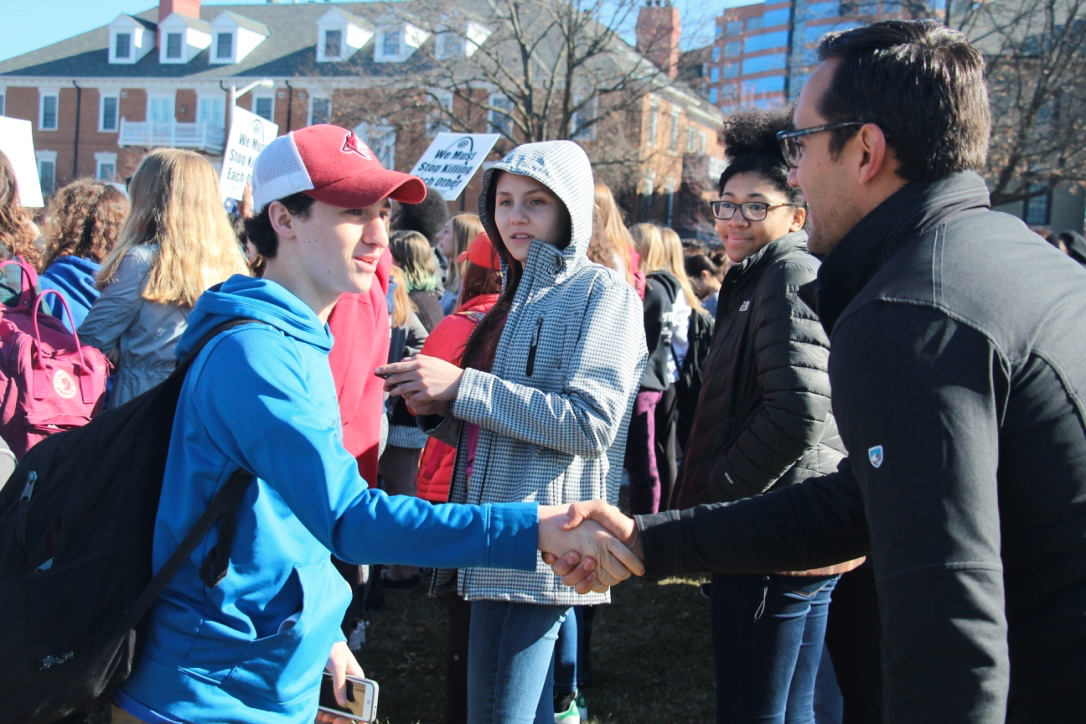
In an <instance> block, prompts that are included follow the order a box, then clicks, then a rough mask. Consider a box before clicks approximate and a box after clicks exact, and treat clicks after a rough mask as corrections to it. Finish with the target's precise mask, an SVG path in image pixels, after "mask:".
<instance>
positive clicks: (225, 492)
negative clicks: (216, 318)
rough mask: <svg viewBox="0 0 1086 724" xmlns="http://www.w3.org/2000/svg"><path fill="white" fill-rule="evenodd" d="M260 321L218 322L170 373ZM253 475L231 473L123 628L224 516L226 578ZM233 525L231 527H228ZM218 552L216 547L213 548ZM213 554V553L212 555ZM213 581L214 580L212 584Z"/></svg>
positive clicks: (138, 618) (130, 624)
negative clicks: (238, 515) (239, 514)
mask: <svg viewBox="0 0 1086 724" xmlns="http://www.w3.org/2000/svg"><path fill="white" fill-rule="evenodd" d="M253 323H257V324H260V323H261V322H259V321H258V320H255V319H247V318H244V317H239V318H237V319H230V320H227V321H225V322H223V323H222V324H219V325H216V326H215V327H214V328H213V329H212V330H211V331H209V332H208V333H207V334H205V335H204V336H203V337H202V338H200V340H199V341H198V342H197V343H196V344H195V345H193V347H192V349H190V350H189V352H188V354H186V355H185V356H184V358H182V359H180V360H179V361H178V363H177V367H176V368H175V369H174V371H173V372H171V373H170V377H171V378H172V377H184V376H185V374H186V373H187V372H188V371H189V367H191V366H192V363H193V361H194V360H195V359H196V357H197V356H198V355H199V354H200V351H201V350H203V348H204V347H205V346H206V345H207V343H208V342H210V341H211V340H212V339H214V338H215V337H217V336H219V334H220V333H222V332H225V331H226V330H228V329H231V328H233V327H238V326H240V325H243V324H253ZM252 479H253V474H252V473H250V472H248V471H246V470H236V471H234V474H233V475H231V476H230V479H229V480H227V481H226V484H225V485H223V486H222V488H221V489H220V490H219V492H217V493H216V494H215V497H214V498H212V499H211V503H209V504H208V506H207V509H206V510H204V512H203V513H202V514H201V515H200V517H199V518H197V519H196V522H195V523H193V524H192V528H190V529H189V532H188V533H187V534H185V537H184V538H183V539H182V540H181V543H179V544H178V546H177V548H176V549H175V550H174V552H173V553H171V554H170V557H169V558H168V559H167V560H166V563H165V564H163V566H162V568H160V569H159V571H158V573H156V574H155V576H154V578H152V579H151V582H150V583H148V584H147V587H146V588H144V589H143V591H142V592H141V593H140V595H139V598H137V599H136V600H135V602H134V603H133V604H132V607H131V608H130V609H128V611H127V613H126V614H125V616H124V619H123V620H122V621H121V622H120V624H119V625H118V630H119V631H127V630H129V629H132V628H135V627H136V626H137V625H138V624H139V622H140V621H141V620H142V619H143V617H144V615H146V613H147V612H148V611H149V610H150V609H151V605H152V604H154V602H155V600H156V599H157V598H158V597H159V596H160V595H162V592H163V591H164V590H166V584H168V583H169V582H170V579H171V578H173V577H174V574H176V573H177V571H178V570H179V569H180V568H181V566H182V564H184V562H185V561H186V560H187V559H188V557H189V555H191V554H192V552H193V551H194V550H196V546H197V544H198V543H199V542H200V541H201V540H203V538H204V536H205V535H207V533H208V531H210V530H211V527H212V526H213V525H215V523H216V521H218V520H220V519H226V520H224V524H223V526H221V529H220V536H219V538H220V542H222V539H223V534H224V533H227V532H228V533H229V534H230V538H229V542H226V543H224V545H223V548H222V551H223V554H224V555H222V556H219V559H220V560H221V563H218V564H215V569H216V570H217V569H218V567H219V566H220V565H221V566H222V568H223V571H222V573H221V574H219V577H218V580H216V581H215V583H218V582H219V581H221V580H222V578H223V576H224V575H225V574H226V571H225V566H226V561H227V560H228V559H229V556H230V547H231V545H232V543H233V537H234V528H235V522H234V517H235V513H236V511H237V507H238V505H239V504H240V502H241V499H242V497H243V495H244V493H245V489H246V488H248V487H249V481H250V480H252ZM226 528H229V530H228V531H227V530H225V529H226ZM212 553H214V549H212ZM210 556H211V554H209V557H210ZM207 565H208V564H207V561H206V560H205V562H204V565H202V566H201V567H200V568H201V578H203V569H204V568H205V567H206V566H207ZM212 585H213V584H212Z"/></svg>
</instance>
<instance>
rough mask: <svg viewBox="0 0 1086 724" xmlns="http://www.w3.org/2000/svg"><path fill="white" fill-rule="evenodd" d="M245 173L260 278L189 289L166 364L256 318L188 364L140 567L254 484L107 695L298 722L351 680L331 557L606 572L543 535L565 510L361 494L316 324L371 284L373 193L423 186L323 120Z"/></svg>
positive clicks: (551, 534)
mask: <svg viewBox="0 0 1086 724" xmlns="http://www.w3.org/2000/svg"><path fill="white" fill-rule="evenodd" d="M253 171H254V179H253V199H254V210H255V211H256V214H257V215H256V216H255V217H253V218H252V219H250V220H249V221H247V222H246V230H247V233H248V235H249V238H250V240H251V241H252V243H253V244H254V245H255V246H256V248H257V250H258V251H259V252H260V254H261V255H262V256H264V257H265V258H266V259H267V260H268V263H267V270H266V272H265V274H264V277H263V278H262V279H251V278H248V277H243V276H235V277H233V278H231V279H229V280H227V281H226V282H224V283H223V284H220V285H218V286H216V287H213V288H212V289H210V290H208V291H207V292H206V293H204V295H203V296H202V297H200V299H199V300H198V301H197V303H196V306H195V307H194V309H193V311H192V314H191V315H190V317H189V327H188V331H187V332H186V333H185V335H184V336H183V337H182V338H181V340H180V341H179V343H178V345H177V353H178V355H179V356H183V355H184V354H185V353H186V352H187V351H188V350H189V349H190V348H191V347H192V346H193V345H194V344H195V342H196V341H198V340H199V339H201V338H202V337H203V336H204V335H205V334H207V333H208V332H209V331H210V330H211V329H212V328H214V327H215V326H216V325H218V324H220V323H221V322H223V321H225V320H228V319H231V318H236V317H245V318H249V319H253V320H257V321H256V322H254V323H253V324H245V325H242V326H238V327H234V328H232V329H230V330H228V331H226V332H223V333H221V334H220V335H218V337H216V338H215V339H214V340H213V341H211V342H210V343H209V344H208V345H207V346H206V347H205V348H204V350H203V351H202V352H200V354H199V355H198V356H197V358H196V359H195V361H194V363H193V365H192V367H191V368H190V370H189V373H188V376H187V378H186V380H185V384H184V388H183V389H182V392H181V397H180V400H179V402H178V406H177V414H176V417H175V422H174V435H173V439H172V440H171V443H170V452H169V459H168V464H167V472H166V476H165V479H164V481H163V488H162V498H161V503H160V505H159V511H158V516H157V519H156V524H155V543H154V564H155V567H156V570H157V568H158V567H160V566H161V565H162V564H163V563H164V562H165V560H166V558H167V557H168V556H169V554H170V553H171V552H172V551H173V550H174V548H175V547H176V546H177V544H178V542H179V541H180V540H181V538H182V537H183V536H184V535H185V533H186V532H187V531H188V530H189V528H190V527H191V526H192V524H193V522H194V521H195V520H196V518H197V517H198V516H199V514H200V513H201V512H202V511H203V510H204V508H205V507H206V506H207V504H208V502H209V501H210V500H211V499H212V497H213V496H214V495H215V493H216V491H218V490H219V488H220V487H221V486H222V485H223V484H224V483H225V482H226V481H227V480H228V479H229V478H230V476H231V475H232V473H233V472H234V471H235V470H238V469H239V468H242V469H245V470H247V471H249V472H251V473H253V475H254V479H253V481H252V482H251V483H250V484H249V487H248V488H247V490H246V492H245V497H244V500H243V503H242V505H241V509H240V511H239V513H238V516H237V529H236V533H235V535H234V540H233V547H232V550H231V555H230V566H229V570H228V572H227V574H226V577H225V578H224V579H223V580H222V581H221V582H220V583H219V584H218V585H217V586H216V587H214V588H209V587H208V586H206V585H205V584H204V583H203V582H202V581H201V579H200V575H199V567H200V563H201V562H202V561H203V559H204V557H205V556H206V555H207V552H208V550H210V548H211V547H212V546H214V545H215V543H216V540H217V538H218V530H217V529H214V530H212V532H211V533H209V534H208V536H207V537H206V539H205V540H204V541H203V542H202V543H201V545H199V546H197V549H196V550H195V551H194V552H193V554H192V555H191V557H190V559H189V561H188V563H187V564H186V565H185V566H183V567H182V569H181V570H180V571H179V572H178V573H177V575H176V576H175V577H174V578H173V580H172V581H171V583H170V584H169V586H168V587H167V589H166V591H165V592H164V593H163V594H162V597H161V598H160V599H159V601H158V602H157V604H156V605H155V607H154V608H153V609H152V611H151V613H150V616H149V625H148V630H147V638H146V644H145V647H144V649H143V654H142V656H141V658H140V661H139V664H138V666H137V668H136V670H135V671H134V672H133V674H132V677H131V678H130V679H129V680H128V681H127V682H126V683H125V685H124V686H123V688H122V689H121V690H120V691H119V692H118V694H117V703H118V704H119V705H120V706H121V707H123V709H125V710H126V711H127V712H128V713H129V714H131V715H133V716H135V717H137V718H139V719H142V720H146V721H149V722H206V721H260V722H300V721H313V720H314V718H315V717H316V716H317V695H318V690H319V685H320V679H321V674H322V669H324V668H327V669H328V670H329V671H331V672H332V673H333V677H334V679H335V681H336V683H337V688H338V690H339V692H340V693H341V692H342V682H343V677H344V675H345V674H355V675H361V673H362V670H361V668H360V667H359V666H358V663H357V662H356V661H355V660H354V657H353V656H352V655H351V653H350V651H349V649H348V648H347V645H346V642H345V641H344V640H343V635H342V633H341V631H340V627H339V623H340V621H341V620H342V618H343V612H344V609H345V607H346V606H347V604H348V602H349V599H350V589H349V587H348V585H347V584H346V582H345V581H344V580H343V578H342V576H340V575H339V573H337V572H336V570H335V568H333V566H332V564H331V562H330V560H329V552H331V553H333V554H334V555H336V556H337V557H339V558H341V559H343V560H345V561H350V562H354V563H376V562H383V563H401V564H412V565H422V566H432V567H441V568H455V567H464V566H492V567H498V568H514V569H519V570H525V571H530V570H534V569H535V567H536V549H537V547H538V548H541V549H542V550H544V551H547V552H550V553H555V554H561V553H564V552H567V551H572V550H582V551H590V550H592V549H596V550H597V553H596V554H598V555H600V556H602V558H601V559H600V560H604V559H606V563H605V565H608V566H613V568H612V570H615V571H618V570H621V569H620V566H621V564H620V563H619V561H618V560H616V559H609V558H607V550H606V549H605V548H603V547H602V545H605V544H604V543H603V541H605V538H606V537H605V536H604V535H603V534H602V531H601V529H598V528H597V529H595V530H592V531H590V530H581V529H578V530H577V531H570V532H564V531H561V523H562V521H563V520H564V517H565V513H566V508H565V507H564V506H537V505H536V504H534V503H513V504H503V505H480V506H472V505H443V506H432V505H430V504H429V503H427V502H425V501H422V500H420V499H418V498H414V497H399V496H398V497H389V496H387V495H385V494H384V493H383V492H380V491H377V490H372V489H370V488H369V487H368V485H367V484H366V482H365V481H364V480H363V479H362V478H361V477H360V476H359V474H358V465H357V462H356V461H355V459H354V458H353V457H352V456H351V455H350V454H349V453H348V452H347V451H346V450H345V449H344V448H343V444H342V431H341V425H340V419H339V409H338V406H337V404H336V392H335V387H334V385H333V382H332V375H331V372H330V369H329V365H328V351H329V349H330V348H331V346H332V337H331V335H330V333H329V331H328V328H327V325H326V321H327V318H328V315H329V313H330V311H331V309H332V307H333V306H334V305H335V303H336V300H337V299H338V297H339V295H340V294H341V293H345V292H353V293H364V292H366V291H367V290H368V289H369V287H370V284H371V283H372V280H373V276H374V272H375V270H376V269H377V263H378V259H379V258H380V257H381V255H382V253H384V251H385V248H386V247H387V245H388V236H387V232H386V230H385V225H384V222H383V220H382V218H381V213H380V212H381V209H382V208H383V207H384V205H385V200H386V199H387V198H389V197H391V198H392V199H394V200H397V201H402V202H404V203H417V202H419V201H421V200H422V198H423V197H424V195H425V193H426V191H425V187H424V186H423V183H422V181H421V180H419V179H418V178H415V177H413V176H409V175H407V174H402V173H398V172H396V171H392V170H387V169H384V168H382V166H381V164H380V162H379V161H378V160H377V159H376V158H375V157H374V155H373V153H372V151H370V149H369V148H368V147H367V146H366V144H365V143H363V142H362V141H361V140H360V139H358V138H357V137H355V136H354V134H353V133H351V132H350V131H348V130H346V129H343V128H339V127H336V126H331V125H318V126H310V127H308V128H304V129H302V130H300V131H295V132H293V133H290V134H288V135H286V136H283V137H281V138H278V139H276V140H275V141H273V142H272V143H271V144H269V145H268V146H267V148H265V149H264V151H263V152H262V153H261V155H260V156H259V158H258V159H257V162H256V165H255V168H254V169H253ZM370 372H371V371H369V370H367V371H366V373H370ZM569 535H573V536H576V537H575V538H568V537H565V536H569ZM597 544H600V545H597ZM610 550H612V551H613V554H614V555H615V556H618V557H621V558H622V560H623V562H625V563H627V564H629V565H637V563H636V559H634V558H633V557H632V556H631V555H629V552H628V551H626V550H625V549H618V548H615V547H613V546H612V547H611V549H610Z"/></svg>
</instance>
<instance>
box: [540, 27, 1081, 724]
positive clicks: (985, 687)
mask: <svg viewBox="0 0 1086 724" xmlns="http://www.w3.org/2000/svg"><path fill="white" fill-rule="evenodd" d="M819 53H820V56H821V58H822V60H823V63H822V64H821V65H820V66H819V67H818V69H817V70H816V71H815V72H814V74H813V75H812V76H811V78H810V80H809V81H808V82H807V84H806V86H805V87H804V88H803V91H802V93H801V95H800V99H799V103H798V105H797V107H796V110H795V116H794V126H795V128H796V130H794V131H790V132H785V133H782V134H780V135H781V137H782V138H781V142H782V143H781V145H782V150H783V151H784V153H785V156H786V158H787V160H788V161H789V163H790V164H791V165H792V166H793V167H794V168H793V170H792V174H791V177H790V178H791V182H792V183H798V185H799V186H800V187H801V188H802V189H803V191H804V193H805V196H806V199H807V201H808V204H809V208H810V223H811V235H810V248H811V250H812V251H814V252H816V253H822V254H826V257H825V260H824V262H823V264H822V267H821V269H820V271H819V275H818V280H819V300H818V303H819V315H820V317H821V319H822V323H823V325H824V326H825V328H826V330H827V331H828V332H829V334H830V339H831V349H832V352H831V354H830V362H829V372H830V382H831V386H832V389H833V411H834V414H835V416H836V418H837V421H838V426H839V429H840V432H841V435H842V438H843V439H844V441H845V445H846V447H847V448H848V450H849V451H850V458H849V459H846V460H845V461H844V462H843V463H842V464H841V467H840V468H839V469H838V471H837V472H836V473H834V474H832V475H829V476H825V477H821V478H812V479H809V480H807V481H805V482H803V483H801V484H798V485H793V486H789V487H788V488H785V489H783V490H780V491H777V492H774V493H771V494H768V495H764V496H760V497H757V498H752V499H748V500H743V501H739V502H736V503H734V504H730V505H717V506H701V507H698V508H692V509H690V510H686V511H682V512H681V513H679V512H669V513H663V514H660V515H657V516H645V517H639V518H637V519H636V527H635V526H634V521H630V520H629V519H626V518H623V517H621V516H620V515H618V514H617V510H615V509H607V508H605V507H604V506H602V505H601V504H598V503H597V504H585V505H583V507H582V510H581V512H582V513H583V514H585V515H587V516H590V517H595V518H597V519H600V520H607V521H608V524H609V527H612V528H613V530H614V531H615V532H616V533H617V534H618V535H619V536H620V537H624V538H626V540H628V541H630V542H631V543H634V544H636V545H637V546H640V549H641V552H642V554H643V557H644V560H645V563H646V568H647V571H648V574H649V575H652V576H660V575H665V574H671V573H676V572H682V571H699V570H712V571H720V572H728V573H739V572H758V571H767V570H782V569H796V568H806V567H812V566H819V565H825V564H827V563H830V562H832V561H836V560H843V559H845V558H850V557H854V556H858V555H862V554H864V553H868V554H869V555H870V556H871V558H872V560H873V563H874V567H875V572H876V576H877V583H878V593H879V606H880V616H881V620H882V628H883V669H884V681H885V685H884V703H885V713H886V718H887V720H888V721H893V722H898V721H946V722H985V723H987V722H999V721H1004V720H1006V721H1012V722H1072V721H1074V722H1081V721H1086V686H1083V682H1082V677H1083V672H1084V671H1086V331H1084V321H1083V320H1086V271H1084V270H1083V269H1082V268H1080V267H1079V266H1078V265H1077V264H1074V263H1073V262H1072V261H1070V260H1069V259H1067V258H1066V257H1064V256H1063V255H1061V254H1059V253H1058V252H1057V251H1056V250H1055V249H1053V248H1052V247H1051V246H1049V245H1048V244H1046V243H1044V241H1043V240H1042V239H1040V237H1037V236H1036V235H1034V234H1032V233H1030V232H1029V230H1028V229H1027V228H1026V227H1025V225H1023V224H1022V223H1021V222H1020V221H1018V220H1017V219H1014V218H1012V217H1009V216H1006V215H1003V214H1000V213H995V212H992V211H991V210H990V208H989V200H988V193H987V190H986V188H985V185H984V182H983V180H982V179H981V178H980V177H979V176H978V175H976V174H975V173H974V172H973V171H972V170H971V169H978V168H981V167H983V165H984V160H985V154H986V150H987V144H988V134H989V115H988V100H987V93H986V90H985V86H984V64H983V60H982V59H981V56H980V54H979V53H978V51H977V50H976V49H975V48H973V47H972V46H970V45H969V43H968V42H967V41H966V40H965V38H964V37H963V36H961V35H960V34H958V33H956V32H954V31H951V30H947V29H946V28H943V27H941V26H939V25H937V24H935V23H933V22H930V21H924V22H904V21H890V22H886V23H878V24H876V25H872V26H869V27H864V28H858V29H855V30H850V31H845V32H842V33H833V34H830V35H827V36H826V37H824V38H823V40H822V42H821V45H820V48H819ZM574 560H575V557H574V556H569V557H567V558H564V559H562V560H561V561H559V562H558V563H557V564H556V570H557V571H558V572H560V573H566V574H567V576H566V580H567V582H568V583H574V582H577V581H578V580H580V583H579V584H578V586H579V588H584V587H585V586H588V585H590V584H591V583H592V578H591V576H589V577H588V578H585V577H584V575H585V571H586V569H587V568H588V566H585V565H582V566H579V567H577V568H576V569H573V570H572V571H571V568H572V564H573V562H574Z"/></svg>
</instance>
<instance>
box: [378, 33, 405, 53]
mask: <svg viewBox="0 0 1086 724" xmlns="http://www.w3.org/2000/svg"><path fill="white" fill-rule="evenodd" d="M402 45H403V28H394V29H388V30H385V31H383V32H382V33H381V55H383V56H385V57H386V58H398V57H399V56H400V48H401V47H402Z"/></svg>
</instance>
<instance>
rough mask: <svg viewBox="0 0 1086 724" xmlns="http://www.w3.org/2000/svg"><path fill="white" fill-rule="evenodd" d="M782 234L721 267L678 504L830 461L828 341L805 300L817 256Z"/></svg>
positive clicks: (814, 471)
mask: <svg viewBox="0 0 1086 724" xmlns="http://www.w3.org/2000/svg"><path fill="white" fill-rule="evenodd" d="M806 242H807V235H806V234H805V233H803V232H797V233H793V234H786V235H785V236H783V237H781V238H780V239H778V240H776V241H774V242H772V243H770V244H768V245H767V246H765V247H764V248H763V249H761V250H760V251H758V252H757V253H755V254H753V255H751V256H750V257H748V258H747V259H745V260H744V261H743V262H742V263H740V264H737V265H736V266H734V267H732V268H731V269H730V270H729V271H728V275H727V277H726V278H725V279H724V285H723V287H722V288H721V290H720V297H719V303H718V305H719V306H718V307H717V328H716V334H715V336H714V338H713V344H712V348H711V349H710V352H709V358H708V360H707V361H706V372H705V380H704V382H703V384H702V388H701V395H700V397H699V398H698V409H697V413H696V414H695V417H694V425H693V428H692V430H691V433H690V439H689V442H688V443H687V447H686V452H685V454H684V458H683V470H682V477H681V479H680V481H679V485H678V487H677V489H676V495H675V502H676V504H677V505H676V507H678V508H688V507H690V506H692V505H697V504H699V503H713V502H723V501H730V500H738V499H741V498H748V497H750V496H752V495H758V494H759V493H764V492H766V491H768V490H771V489H774V488H777V487H781V486H784V485H790V484H792V483H796V482H799V481H800V480H803V479H805V478H809V477H811V476H813V475H820V474H824V473H827V472H830V471H832V470H835V469H836V468H837V463H838V462H839V461H840V460H841V458H842V457H843V456H844V447H843V445H842V444H841V440H840V438H839V437H838V435H837V427H836V426H835V424H834V421H833V416H832V414H831V413H830V383H829V377H828V375H827V372H826V367H827V363H828V359H829V341H828V340H827V339H826V333H825V331H824V330H823V329H822V325H821V324H820V323H819V321H818V317H817V315H816V314H815V312H814V310H813V309H812V307H811V305H810V304H808V302H807V301H805V300H804V298H803V297H804V296H805V293H806V292H810V291H812V287H811V286H810V285H811V283H812V282H813V281H814V279H815V275H816V274H817V272H818V260H817V259H815V258H814V257H813V256H811V255H810V254H809V253H808V252H807V246H806Z"/></svg>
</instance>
